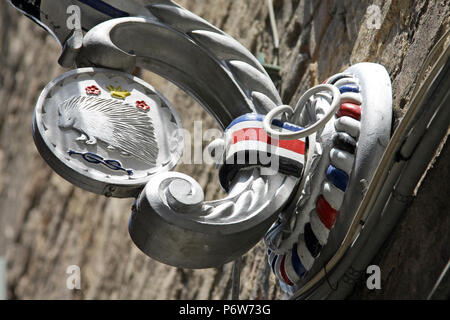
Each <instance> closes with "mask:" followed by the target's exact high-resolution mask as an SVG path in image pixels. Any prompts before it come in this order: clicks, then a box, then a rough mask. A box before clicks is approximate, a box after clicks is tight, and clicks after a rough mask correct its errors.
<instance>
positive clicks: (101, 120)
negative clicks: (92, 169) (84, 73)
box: [58, 96, 158, 166]
mask: <svg viewBox="0 0 450 320" xmlns="http://www.w3.org/2000/svg"><path fill="white" fill-rule="evenodd" d="M142 113H143V111H139V110H137V109H136V107H133V106H132V105H130V104H128V103H125V102H121V101H117V100H114V99H102V98H98V97H85V96H84V97H81V96H80V97H72V98H70V99H67V100H66V101H64V102H63V103H62V104H61V105H60V106H59V107H58V115H59V124H58V125H59V127H61V128H65V129H74V130H76V131H78V132H80V133H81V136H80V137H78V138H77V140H78V141H85V143H86V144H96V143H97V140H100V141H103V142H104V143H106V144H107V145H108V146H107V147H108V149H111V150H114V149H117V150H119V151H120V152H121V153H122V154H123V155H129V156H133V157H135V158H137V159H139V160H141V161H143V162H144V163H147V164H150V165H153V166H154V165H156V159H157V157H158V144H157V142H156V138H155V134H154V128H153V123H152V121H151V119H150V117H148V116H147V115H145V114H142Z"/></svg>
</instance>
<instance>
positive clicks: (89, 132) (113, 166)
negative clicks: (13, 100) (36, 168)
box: [33, 68, 184, 197]
mask: <svg viewBox="0 0 450 320" xmlns="http://www.w3.org/2000/svg"><path fill="white" fill-rule="evenodd" d="M33 137H34V140H35V143H36V146H37V148H38V150H39V152H40V153H41V155H42V156H43V158H44V159H45V160H46V161H47V162H48V164H49V165H50V166H51V167H52V168H53V169H54V170H55V171H56V172H57V173H58V174H60V175H61V176H62V177H64V178H65V179H67V180H68V181H70V182H71V183H73V184H75V185H77V186H79V187H81V188H83V189H86V190H88V191H92V192H95V193H99V194H104V195H106V196H114V197H132V196H135V195H137V193H138V192H139V190H140V189H142V187H143V186H144V185H145V184H146V183H147V181H148V180H149V178H150V177H151V176H152V175H153V174H155V173H157V172H162V171H168V170H170V169H171V168H173V167H174V166H175V165H176V163H177V162H178V160H179V159H180V157H181V154H182V151H183V147H184V136H183V131H182V126H181V121H180V119H179V117H178V115H177V114H176V112H175V110H174V108H173V107H172V106H171V105H170V103H169V102H168V101H167V100H166V99H165V98H164V97H163V96H162V95H161V94H160V93H159V92H157V91H156V90H155V89H154V88H153V87H152V86H150V85H149V84H147V83H145V82H144V81H143V80H141V79H139V78H137V77H134V76H132V75H129V74H126V73H122V72H117V71H112V70H108V69H99V68H81V69H76V70H73V71H69V72H67V73H65V74H63V75H62V76H60V77H58V78H57V79H55V80H54V81H52V82H50V83H49V84H48V85H47V86H46V87H45V88H44V90H43V91H42V93H41V95H40V97H39V100H38V102H37V105H36V108H35V112H34V119H33Z"/></svg>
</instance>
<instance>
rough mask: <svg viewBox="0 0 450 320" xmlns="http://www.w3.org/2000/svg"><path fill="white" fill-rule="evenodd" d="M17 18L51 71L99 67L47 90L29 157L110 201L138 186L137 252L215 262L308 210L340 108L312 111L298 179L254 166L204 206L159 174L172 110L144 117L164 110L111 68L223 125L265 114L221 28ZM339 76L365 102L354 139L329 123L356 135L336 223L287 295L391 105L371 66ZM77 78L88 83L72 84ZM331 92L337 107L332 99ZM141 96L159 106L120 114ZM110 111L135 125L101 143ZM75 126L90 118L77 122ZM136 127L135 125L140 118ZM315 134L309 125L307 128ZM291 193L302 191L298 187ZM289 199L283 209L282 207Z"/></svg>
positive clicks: (56, 9)
mask: <svg viewBox="0 0 450 320" xmlns="http://www.w3.org/2000/svg"><path fill="white" fill-rule="evenodd" d="M13 2H14V3H16V4H17V3H19V2H20V3H28V4H29V2H27V1H13ZM73 4H75V5H78V6H79V7H80V9H81V21H82V29H83V30H84V31H85V32H86V34H85V35H84V37H83V39H82V45H81V47H80V40H81V39H80V34H79V33H76V32H72V30H69V29H68V28H67V26H66V19H67V16H66V15H64V14H61V13H64V12H66V8H67V7H68V6H69V5H73ZM27 8H28V7H27ZM22 9H23V10H25V7H24V8H22ZM27 10H28V11H27V13H28V14H29V15H31V16H32V18H33V19H34V20H35V21H37V22H38V23H40V24H42V25H44V27H45V28H47V30H48V31H49V32H50V33H51V34H53V35H54V36H55V37H56V38H57V39H58V41H59V42H60V43H61V44H62V45H63V46H64V50H63V53H62V55H61V57H60V60H59V62H60V64H61V65H63V66H70V65H72V64H73V63H76V65H77V66H78V67H101V68H108V69H109V71H107V70H104V69H79V70H75V71H72V72H69V73H67V74H65V75H63V76H62V77H60V78H58V79H57V80H55V81H54V82H52V83H50V84H49V86H47V87H46V89H45V90H44V92H43V93H42V95H41V97H40V99H39V101H38V105H37V108H36V114H35V120H34V136H35V140H36V144H37V146H38V149H39V150H40V151H41V153H42V154H43V156H44V158H46V159H47V161H48V162H49V163H50V165H51V166H52V167H53V168H54V169H55V170H56V171H57V172H58V173H60V174H61V175H63V176H64V177H65V178H66V179H68V180H70V181H72V182H73V183H75V184H77V185H78V186H81V187H83V188H85V189H87V190H90V191H94V192H97V193H103V194H107V195H112V196H118V197H125V196H136V195H137V194H138V192H139V191H140V190H141V189H142V187H143V186H144V184H145V188H144V189H143V190H142V192H140V194H139V195H138V197H137V199H136V202H135V205H134V206H133V209H132V214H131V217H130V221H129V232H130V236H131V238H132V239H133V241H134V243H135V244H136V245H137V246H138V247H139V248H140V249H141V250H142V251H143V252H144V253H146V254H147V255H149V256H151V257H153V258H155V259H157V260H159V261H161V262H164V263H166V264H170V265H174V266H177V267H186V268H207V267H216V266H220V265H222V264H224V263H226V262H229V261H232V260H235V259H236V258H238V257H240V256H241V255H242V254H244V253H245V252H246V251H247V250H249V249H250V248H251V247H252V246H254V245H255V244H256V243H257V242H258V241H259V240H260V239H261V238H262V237H263V235H264V233H265V232H266V231H267V229H268V228H269V227H270V225H271V224H272V223H273V222H274V220H275V219H276V217H277V216H278V213H280V212H282V211H283V209H285V208H286V210H284V211H289V212H287V216H289V215H292V214H294V212H298V216H299V217H304V216H305V215H306V214H309V212H310V211H311V210H312V208H313V207H314V203H315V201H316V198H317V196H318V194H319V191H320V190H321V188H322V182H323V181H324V175H325V169H326V166H328V165H329V163H330V159H329V158H330V156H329V152H330V149H331V147H332V146H333V145H332V135H333V134H334V133H336V131H337V129H336V128H335V127H334V125H335V124H334V123H333V122H332V121H330V122H328V123H326V124H325V122H327V119H328V118H329V117H330V116H332V114H333V113H334V112H335V111H336V108H337V107H338V106H339V103H337V102H336V101H334V102H333V103H332V108H331V110H329V112H328V113H326V112H325V113H324V114H328V115H327V116H326V117H325V118H321V119H322V120H321V119H320V117H319V115H317V118H318V119H315V121H318V123H319V124H325V127H324V128H323V131H322V132H321V133H320V134H318V135H316V136H314V137H313V139H315V140H316V142H317V143H314V142H313V141H314V140H311V141H312V142H311V143H312V144H313V146H311V147H312V148H311V150H312V151H311V152H310V154H311V153H312V154H313V155H312V157H311V159H312V161H311V162H310V163H307V165H306V167H307V168H308V170H309V172H308V175H307V176H306V177H305V179H304V180H303V181H302V182H300V181H299V179H297V178H294V177H291V176H286V175H283V174H280V173H277V174H274V175H262V173H261V169H260V168H252V169H247V170H241V171H239V172H238V174H237V175H236V177H235V178H234V180H233V181H232V182H231V184H230V188H229V194H228V196H226V197H225V198H224V199H218V200H214V201H204V193H203V190H202V189H201V187H200V185H199V184H198V182H197V181H196V180H195V179H193V178H191V177H189V176H187V175H185V174H182V173H178V172H167V170H168V169H170V168H171V167H172V166H173V165H174V164H175V163H176V161H177V160H178V158H179V155H180V152H179V151H180V149H179V146H180V145H181V143H180V141H182V139H180V137H179V136H175V137H169V138H168V140H167V139H165V138H161V137H159V136H158V135H161V133H162V132H163V131H166V132H167V131H170V130H171V129H172V128H179V127H180V125H179V121H178V118H177V117H176V114H175V113H174V112H173V110H172V109H171V108H170V107H168V108H167V110H169V111H170V112H168V113H167V115H172V117H173V118H175V121H172V120H171V119H172V117H170V116H169V117H166V118H164V117H162V116H161V115H160V114H159V113H158V114H159V118H158V116H157V115H155V114H152V112H154V110H157V112H159V111H158V110H160V109H162V108H163V105H165V106H169V105H168V104H167V103H166V102H165V100H164V98H163V97H162V96H160V95H158V93H156V92H154V91H152V89H151V87H150V86H149V85H147V84H145V83H143V82H141V80H139V79H136V78H133V77H131V76H126V75H125V74H123V73H118V72H115V71H114V72H113V71H111V69H115V70H120V71H125V72H131V71H132V70H133V69H134V68H135V67H136V66H138V67H142V68H146V69H148V70H151V71H153V72H155V73H157V74H159V75H161V76H163V77H164V78H166V79H168V80H170V81H172V82H173V83H175V84H177V85H178V86H179V87H181V88H182V89H184V90H185V91H186V92H187V93H188V94H190V95H191V96H192V97H194V98H195V99H197V100H198V101H199V103H200V104H201V105H202V106H203V107H204V108H205V109H206V110H207V111H208V112H209V113H210V114H211V115H212V116H213V117H214V118H215V119H216V120H217V122H218V123H219V124H220V126H221V127H222V128H226V127H227V126H228V125H229V124H230V122H231V121H232V120H233V119H235V118H237V117H239V116H241V115H243V114H245V113H252V112H254V113H260V114H267V113H268V112H270V111H271V110H273V109H274V108H276V107H277V106H279V105H281V104H282V101H281V99H280V96H279V94H278V92H277V90H276V88H275V86H274V84H273V83H272V81H271V79H270V77H269V76H268V74H267V73H266V72H265V70H264V68H263V67H262V66H261V64H260V63H259V62H258V61H257V59H256V58H255V57H254V56H253V55H252V54H251V53H250V52H249V51H248V50H247V49H246V48H244V47H243V46H242V45H241V44H239V42H237V41H236V40H234V39H233V38H231V37H230V36H228V35H227V34H225V33H224V32H223V31H221V30H219V29H217V28H216V27H214V26H212V25H211V24H209V23H208V22H206V21H205V20H203V19H201V18H200V17H198V16H196V15H194V14H193V13H191V12H189V11H187V10H186V9H184V8H182V7H180V6H178V5H176V4H175V3H173V2H172V1H170V0H131V1H124V0H106V1H87V0H79V1H76V0H75V1H73V0H70V1H69V0H59V1H56V0H42V1H41V2H40V5H39V6H38V7H37V6H36V5H33V6H32V7H31V9H30V8H28V9H27ZM25 11H26V10H25ZM272 21H273V17H272ZM275 38H276V40H275V41H276V43H277V37H275ZM276 46H277V45H276ZM347 72H349V73H352V74H354V75H355V76H356V77H357V78H358V79H359V81H361V85H362V87H364V88H366V89H364V90H363V92H362V93H361V94H362V96H363V98H364V101H365V102H368V104H367V105H365V106H364V107H365V112H364V113H363V117H362V119H361V132H359V128H358V125H355V124H354V123H351V122H347V123H341V122H336V123H337V124H336V126H337V127H338V128H339V126H342V127H351V128H352V129H354V130H355V131H352V132H354V133H357V134H359V146H358V152H357V154H356V157H355V163H354V166H353V170H352V173H351V176H350V183H349V187H348V190H347V195H346V197H345V199H343V203H342V207H341V210H340V218H339V219H340V220H339V222H338V223H337V224H336V226H335V227H334V228H333V229H332V231H331V232H330V234H329V239H328V244H327V246H325V247H324V248H323V250H322V252H321V254H320V256H319V257H318V258H317V260H315V261H314V264H313V265H312V266H311V270H310V272H309V274H308V276H307V277H306V278H305V279H302V280H301V281H299V282H298V283H297V284H296V286H295V287H294V288H291V289H292V291H294V290H297V289H299V290H301V287H302V286H303V285H305V284H307V285H308V283H309V282H308V281H310V280H311V278H313V277H315V275H316V274H318V273H320V271H321V269H322V267H323V265H324V263H326V262H327V261H328V260H329V259H330V258H331V257H332V256H333V255H334V253H335V252H336V250H338V248H339V246H340V245H341V243H342V242H343V241H345V240H346V239H344V236H346V234H347V233H346V232H347V230H348V228H349V226H350V225H351V224H352V221H353V220H354V218H355V217H354V213H355V212H356V211H357V209H358V206H359V204H360V203H361V201H362V199H363V197H364V194H365V192H364V191H365V189H364V188H363V187H362V186H363V185H362V184H361V182H363V181H366V182H368V181H370V180H371V178H372V174H373V172H374V170H375V169H376V166H377V164H378V159H379V158H380V157H381V155H382V153H383V151H384V148H385V147H386V145H387V143H388V140H389V130H390V124H391V114H390V112H391V108H387V107H386V106H390V105H391V91H390V89H391V88H390V81H389V76H388V75H387V73H386V71H385V70H384V68H382V67H381V66H379V65H375V64H369V63H365V64H358V65H356V66H353V67H351V68H349V69H348V70H347ZM79 73H86V74H87V75H88V77H87V78H83V77H81V78H77V77H78V76H79ZM108 75H114V77H116V78H117V79H118V80H117V82H115V83H114V84H111V83H110V82H111V81H112V80H113V78H112V77H109V78H108ZM101 76H103V77H101ZM105 77H106V78H107V79H106V80H105V79H104V78H105ZM116 78H114V79H116ZM85 80H86V81H95V85H96V86H97V87H99V88H100V87H101V88H106V86H111V85H113V86H114V88H117V87H118V86H121V87H122V89H123V88H128V87H129V86H135V87H133V88H134V89H136V91H138V92H137V93H134V92H131V91H134V90H130V93H131V94H132V95H131V96H126V97H123V99H121V98H122V96H120V92H122V91H121V90H120V89H119V90H116V91H118V95H119V99H118V98H117V97H112V98H111V97H108V101H104V100H99V99H103V97H90V96H87V95H86V94H84V93H82V92H80V90H79V88H80V87H84V86H85V85H88V83H83V84H82V85H79V84H80V82H82V81H85ZM72 84H73V85H72ZM89 85H91V84H90V83H89ZM77 88H78V91H77ZM371 88H372V89H371ZM373 88H377V90H373ZM84 89H86V87H84ZM378 89H379V90H378ZM147 90H148V91H147ZM333 90H334V92H333V96H334V98H335V100H338V97H339V93H337V92H335V88H333ZM113 91H114V90H113ZM111 93H112V92H109V94H111ZM122 93H123V92H122ZM152 94H153V95H156V96H157V97H158V98H159V105H158V101H152V102H154V103H156V104H157V107H156V108H150V111H149V112H148V113H145V112H141V111H136V110H134V113H136V112H139V116H140V117H141V116H142V117H143V118H139V120H136V117H135V116H134V115H133V116H131V117H130V113H133V112H132V111H131V109H132V108H131V107H132V106H133V103H136V102H137V101H138V99H139V101H141V100H143V101H147V99H150V97H152ZM130 99H131V100H132V101H131V102H130V103H128V102H127V101H128V100H130ZM150 104H151V102H150ZM300 104H301V105H302V104H303V101H301V103H300ZM130 106H131V107H130ZM113 109H114V110H116V109H117V110H121V111H120V112H121V113H120V118H121V119H122V121H123V123H124V124H125V125H126V126H128V125H129V124H131V128H133V127H134V128H135V130H134V131H133V132H132V133H130V134H129V135H127V136H126V139H115V138H111V137H112V136H114V134H111V131H108V129H109V127H108V126H100V124H102V123H108V124H109V123H110V122H111V121H110V120H111V119H112V118H113V114H112V113H111V110H113ZM298 110H299V111H298V112H301V111H302V110H301V109H298ZM295 115H296V116H298V114H295ZM314 116H316V114H315V115H314ZM74 118H75V119H78V121H77V120H74ZM80 118H82V119H84V118H86V119H94V121H93V122H89V121H79V119H80ZM163 118H164V119H165V120H164V119H163ZM105 119H106V120H105ZM142 119H144V122H145V124H144V123H143V122H140V121H142ZM112 122H114V121H112ZM119 122H120V121H119ZM313 122H314V121H313ZM269 123H270V122H269ZM118 125H119V124H118ZM171 125H172V127H171ZM352 126H353V127H352ZM144 128H145V129H144ZM152 128H153V130H152ZM266 129H269V126H268V125H266ZM314 129H315V130H317V129H318V124H317V123H316V127H314ZM269 131H270V130H269ZM308 133H312V132H309V131H308ZM131 136H133V137H135V138H134V139H135V140H136V141H133V138H131ZM127 139H128V140H130V141H132V142H133V143H139V142H137V141H140V142H142V143H144V148H142V149H145V150H146V151H148V154H142V153H140V152H141V151H142V150H140V149H139V148H136V147H133V146H132V145H131V147H130V145H129V144H127V143H125V142H124V141H125V140H127ZM319 140H320V141H319ZM319 142H320V143H319ZM146 143H148V144H146ZM169 146H172V147H173V148H174V149H173V150H172V149H170V148H169ZM167 148H169V150H167ZM111 161H112V162H111ZM114 161H115V162H114ZM119 164H120V165H119ZM112 168H113V169H112ZM111 170H112V171H114V174H112V173H111V172H110V171H111ZM130 172H133V174H132V175H131V174H130ZM299 185H300V187H301V190H297V189H298V187H299ZM111 186H112V188H111ZM303 186H304V189H303ZM300 191H301V192H300ZM292 200H294V201H295V203H294V204H293V203H290V202H289V201H292ZM297 200H299V202H298V203H297ZM284 211H283V212H284ZM284 213H286V212H284ZM296 236H298V234H294V235H293V236H292V237H293V238H295V237H296ZM322 280H323V278H322ZM313 285H316V283H314V284H311V286H313ZM308 289H309V288H305V290H304V291H307V290H308ZM297 293H298V292H297ZM298 294H299V295H300V294H302V293H298Z"/></svg>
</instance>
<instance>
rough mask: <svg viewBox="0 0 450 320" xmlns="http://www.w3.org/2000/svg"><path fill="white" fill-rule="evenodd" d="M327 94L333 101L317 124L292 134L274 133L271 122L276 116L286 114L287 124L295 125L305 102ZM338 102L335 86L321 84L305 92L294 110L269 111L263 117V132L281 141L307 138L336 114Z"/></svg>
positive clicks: (283, 108)
mask: <svg viewBox="0 0 450 320" xmlns="http://www.w3.org/2000/svg"><path fill="white" fill-rule="evenodd" d="M324 91H325V92H327V91H328V92H329V93H330V94H331V95H332V97H333V100H332V101H331V105H330V109H329V110H328V111H327V114H326V115H325V116H323V117H322V118H320V119H319V120H318V121H317V122H315V123H314V124H312V125H310V126H308V127H307V128H303V130H301V131H297V132H292V133H281V132H279V131H275V130H273V129H272V121H273V119H275V117H277V116H278V115H280V114H282V113H285V112H286V113H288V115H289V116H290V118H289V122H290V123H294V124H295V123H296V122H297V121H296V119H299V117H300V113H301V111H302V110H303V107H304V106H305V104H306V103H307V101H308V100H309V99H310V98H311V97H312V96H313V95H314V94H317V93H321V92H324ZM340 100H341V93H340V92H339V89H338V88H337V87H336V86H333V85H329V84H322V85H318V86H315V87H313V88H311V89H309V90H308V91H306V92H305V93H304V94H303V95H302V96H301V97H300V99H299V101H298V103H297V106H296V108H295V109H294V110H293V109H292V107H291V106H288V105H283V106H279V107H276V108H274V109H272V110H270V111H269V112H268V113H267V115H266V116H265V117H264V121H263V126H264V131H266V132H267V134H268V135H270V136H274V137H277V138H279V139H282V140H293V139H301V138H305V137H308V136H310V135H312V134H313V133H315V132H317V131H319V130H321V129H322V128H323V127H324V126H325V125H326V124H327V122H328V121H330V119H331V118H332V117H333V116H334V115H335V114H336V112H337V111H338V110H339V108H340Z"/></svg>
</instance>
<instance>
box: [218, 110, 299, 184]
mask: <svg viewBox="0 0 450 320" xmlns="http://www.w3.org/2000/svg"><path fill="white" fill-rule="evenodd" d="M263 119H264V115H261V114H256V113H248V114H245V115H243V116H240V117H238V118H236V119H235V120H233V122H231V124H230V125H229V126H228V127H227V128H226V130H225V132H224V140H225V141H224V142H225V151H224V154H223V157H222V158H221V163H219V180H220V183H221V185H222V187H223V188H224V189H225V190H228V186H229V183H230V181H232V180H233V178H234V177H235V175H236V173H237V172H238V171H239V170H242V169H247V168H252V167H263V168H266V169H267V171H261V174H268V175H269V174H276V173H278V172H279V173H283V174H287V175H291V176H294V177H298V178H301V176H302V174H303V168H304V164H305V152H306V148H307V140H306V138H302V139H298V140H278V139H274V138H273V137H270V136H269V135H267V133H266V132H265V131H264V129H263ZM272 126H273V128H274V129H277V128H278V129H279V130H280V133H281V132H296V131H300V130H302V129H303V128H302V127H299V126H296V125H293V124H291V123H288V122H284V121H281V120H277V119H274V120H273V121H272Z"/></svg>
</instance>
